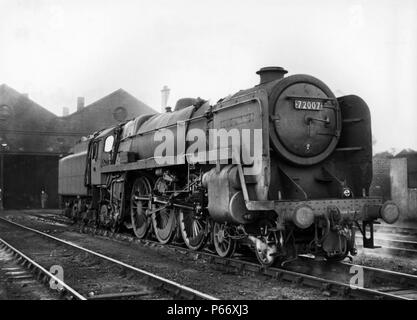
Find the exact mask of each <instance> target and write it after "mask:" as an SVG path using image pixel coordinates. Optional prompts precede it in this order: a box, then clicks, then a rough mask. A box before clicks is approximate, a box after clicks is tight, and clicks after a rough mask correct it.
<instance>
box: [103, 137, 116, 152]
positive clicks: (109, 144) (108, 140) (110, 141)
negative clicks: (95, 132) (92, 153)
mask: <svg viewBox="0 0 417 320" xmlns="http://www.w3.org/2000/svg"><path fill="white" fill-rule="evenodd" d="M113 142H114V137H113V136H108V137H107V138H106V141H105V142H104V152H110V151H112V149H113Z"/></svg>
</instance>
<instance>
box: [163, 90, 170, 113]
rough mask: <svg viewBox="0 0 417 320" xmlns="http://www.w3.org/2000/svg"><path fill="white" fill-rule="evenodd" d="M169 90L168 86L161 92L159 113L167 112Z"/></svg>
mask: <svg viewBox="0 0 417 320" xmlns="http://www.w3.org/2000/svg"><path fill="white" fill-rule="evenodd" d="M170 91H171V90H170V89H169V88H168V86H164V87H163V88H162V90H161V112H162V113H164V112H165V111H167V109H166V108H167V107H168V97H169V92H170Z"/></svg>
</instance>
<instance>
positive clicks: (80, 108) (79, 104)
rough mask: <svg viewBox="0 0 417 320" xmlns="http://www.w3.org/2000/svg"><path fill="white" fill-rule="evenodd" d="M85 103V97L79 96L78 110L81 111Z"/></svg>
mask: <svg viewBox="0 0 417 320" xmlns="http://www.w3.org/2000/svg"><path fill="white" fill-rule="evenodd" d="M84 103H85V100H84V97H78V98H77V111H80V110H82V109H83V108H84Z"/></svg>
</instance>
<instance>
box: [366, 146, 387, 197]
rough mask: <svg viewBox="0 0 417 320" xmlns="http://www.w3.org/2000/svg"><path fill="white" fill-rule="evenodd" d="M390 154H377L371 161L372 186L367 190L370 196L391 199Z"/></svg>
mask: <svg viewBox="0 0 417 320" xmlns="http://www.w3.org/2000/svg"><path fill="white" fill-rule="evenodd" d="M391 159H392V154H391V153H389V152H381V153H377V154H376V155H375V156H374V157H373V159H372V169H373V175H372V184H371V187H370V189H369V193H370V195H371V196H375V197H382V198H383V199H384V201H385V200H388V199H391V180H390V165H391Z"/></svg>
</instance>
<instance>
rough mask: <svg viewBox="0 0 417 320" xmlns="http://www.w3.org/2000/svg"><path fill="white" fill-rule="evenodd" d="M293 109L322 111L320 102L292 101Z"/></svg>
mask: <svg viewBox="0 0 417 320" xmlns="http://www.w3.org/2000/svg"><path fill="white" fill-rule="evenodd" d="M294 108H295V109H298V110H312V111H320V110H323V102H322V101H309V100H294Z"/></svg>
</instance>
